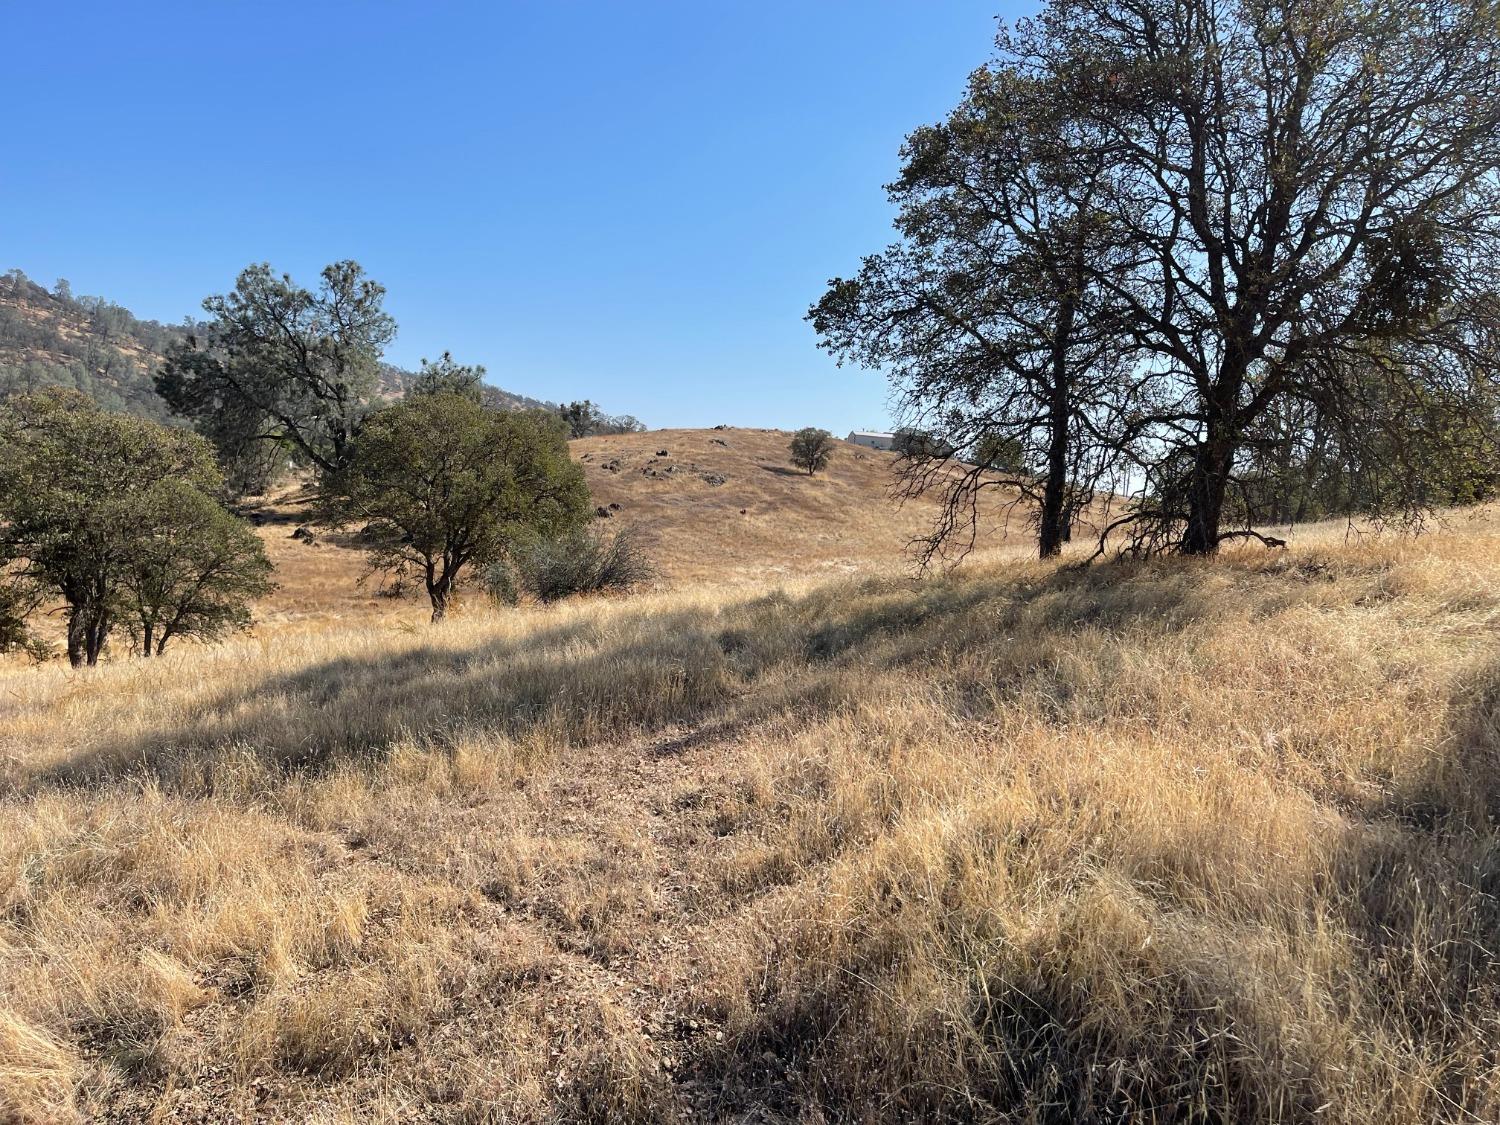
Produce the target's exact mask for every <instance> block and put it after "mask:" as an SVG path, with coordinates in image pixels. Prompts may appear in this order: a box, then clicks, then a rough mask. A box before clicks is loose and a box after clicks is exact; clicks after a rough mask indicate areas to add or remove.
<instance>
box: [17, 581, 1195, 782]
mask: <svg viewBox="0 0 1500 1125" xmlns="http://www.w3.org/2000/svg"><path fill="white" fill-rule="evenodd" d="M1193 587H1194V580H1193V577H1192V575H1191V574H1190V573H1186V572H1181V571H1180V570H1179V569H1178V568H1172V567H1165V568H1141V567H1135V568H1131V567H1122V566H1117V567H1099V568H1094V569H1093V570H1086V571H1077V570H1066V569H1063V570H1047V571H1035V572H1027V573H1026V574H1025V575H1023V576H1020V577H1011V576H1005V575H993V574H990V575H981V576H976V577H963V576H957V577H947V578H940V579H931V580H925V581H916V580H901V579H865V580H853V581H849V582H845V583H836V584H830V585H827V586H823V587H820V588H818V589H816V590H814V591H812V592H810V593H806V594H799V595H795V596H793V595H788V594H785V593H774V594H771V595H766V596H760V597H755V598H749V599H746V600H744V601H742V602H737V603H732V604H730V605H727V606H723V607H719V608H711V607H697V606H693V607H688V608H684V609H677V610H669V611H666V612H661V611H653V610H649V609H645V608H642V609H632V608H627V607H619V608H615V609H612V610H606V611H602V612H601V613H599V614H597V615H593V616H590V617H587V618H581V619H576V620H573V621H569V622H567V623H564V624H558V625H554V626H547V627H543V628H540V629H538V630H536V631H534V632H530V633H527V634H525V635H523V636H520V637H506V638H500V639H493V640H488V641H485V642H483V643H480V644H476V645H472V646H468V647H463V648H449V647H443V646H440V645H436V644H429V645H419V646H417V647H415V648H402V649H399V650H397V651H392V652H389V653H379V654H376V655H373V656H371V655H363V654H361V655H348V656H340V657H337V658H334V659H331V660H327V661H323V662H321V663H318V664H314V665H312V666H310V667H307V668H304V669H300V670H298V671H295V672H292V673H289V674H284V675H278V676H271V677H268V678H266V679H264V680H261V681H259V682H257V683H253V684H248V685H245V686H243V687H235V688H232V689H229V690H227V691H222V692H220V693H219V694H217V695H216V696H214V697H212V698H210V699H208V700H207V701H206V702H205V703H204V704H203V705H202V706H200V707H198V708H197V709H196V710H195V713H194V716H193V718H192V719H190V720H188V721H186V722H183V723H180V724H178V725H176V726H174V727H171V728H167V729H162V730H158V731H154V732H151V733H150V734H148V735H145V736H141V737H132V738H128V739H111V738H109V737H108V735H107V734H106V735H105V736H103V737H101V738H99V739H97V740H96V741H94V742H93V743H91V744H89V745H87V746H85V747H84V748H83V749H81V750H80V751H79V752H77V753H76V754H74V755H73V756H72V757H70V758H68V759H66V760H65V761H63V762H61V763H59V764H56V765H54V766H52V767H50V768H48V769H46V770H43V771H39V772H38V773H36V774H33V775H31V777H29V778H27V779H26V780H25V781H23V782H22V784H21V785H20V788H22V789H36V788H45V787H48V786H53V785H66V786H72V787H102V786H106V785H109V784H112V783H113V782H115V781H117V780H120V779H123V778H133V779H136V780H140V781H151V782H154V783H156V784H159V785H162V786H164V787H166V788H168V789H174V790H184V791H193V792H203V791H204V790H205V788H209V789H211V787H212V784H213V783H212V773H213V766H214V764H215V761H216V760H220V759H229V758H232V759H234V760H235V761H236V762H239V763H241V764H243V763H244V762H245V760H246V758H247V757H248V758H249V759H250V760H251V761H253V762H255V763H258V764H260V765H262V766H265V767H269V768H271V769H272V770H273V771H275V772H279V773H292V772H311V773H316V772H318V771H320V770H323V769H326V768H328V767H330V766H331V765H333V764H335V763H337V762H342V761H363V762H377V761H379V760H380V759H381V758H383V757H384V756H385V755H386V754H387V753H388V752H389V751H390V749H391V748H392V747H393V746H395V745H397V744H399V743H403V742H416V743H418V744H422V745H428V746H437V747H443V746H449V745H453V744H456V743H458V742H459V741H461V740H473V739H475V738H481V739H482V738H505V739H512V740H517V741H522V742H524V741H525V740H527V739H529V738H533V737H538V736H540V737H543V738H545V739H547V740H548V741H549V742H550V743H552V744H560V745H574V746H577V745H587V744H590V743H594V742H599V741H602V740H610V739H615V740H618V739H624V738H637V737H645V738H650V737H652V736H653V735H655V734H658V733H660V732H664V731H678V730H680V728H682V727H684V726H690V725H692V724H696V723H700V722H703V721H704V720H705V719H707V718H710V717H711V718H713V719H714V721H715V723H716V724H717V725H720V726H722V727H723V728H724V729H730V728H735V729H738V728H740V727H743V726H744V725H745V724H746V723H749V722H754V721H756V720H758V719H759V718H761V717H765V716H769V715H773V714H788V713H809V714H811V713H817V712H822V711H825V710H826V709H828V708H830V707H836V706H838V705H839V703H840V702H841V699H842V698H844V696H841V694H840V693H841V692H842V693H845V694H846V695H847V693H849V692H856V691H857V690H858V686H859V683H860V682H861V680H860V677H858V676H855V677H850V676H849V674H848V673H849V671H850V669H851V668H852V669H869V670H870V671H871V672H883V671H889V670H893V669H902V668H906V667H916V666H919V665H921V664H923V663H924V662H929V661H934V660H941V659H943V658H944V657H945V656H947V655H951V654H952V653H954V652H955V651H956V650H957V649H958V648H961V647H962V646H966V645H972V644H978V643H999V644H1004V643H1008V642H1007V639H1006V638H1007V637H1008V635H1009V634H1010V633H1014V632H1015V631H1017V630H1036V629H1054V628H1065V629H1066V628H1072V627H1075V626H1077V625H1078V624H1080V623H1087V624H1088V625H1090V626H1091V627H1093V628H1099V629H1105V630H1118V629H1140V628H1144V629H1147V630H1151V631H1176V630H1179V629H1182V628H1184V627H1186V626H1187V625H1189V624H1190V623H1192V622H1193V621H1196V620H1198V619H1200V618H1201V617H1202V616H1204V615H1206V614H1209V613H1212V612H1214V607H1213V605H1212V604H1211V599H1209V598H1207V597H1206V596H1205V597H1195V596H1194V594H1193ZM997 638H998V640H997Z"/></svg>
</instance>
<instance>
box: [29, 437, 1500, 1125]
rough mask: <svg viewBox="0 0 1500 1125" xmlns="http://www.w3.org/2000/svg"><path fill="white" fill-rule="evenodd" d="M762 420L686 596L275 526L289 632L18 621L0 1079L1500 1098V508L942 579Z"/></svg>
mask: <svg viewBox="0 0 1500 1125" xmlns="http://www.w3.org/2000/svg"><path fill="white" fill-rule="evenodd" d="M747 433H748V432H747V431H730V432H728V433H727V434H702V433H700V434H698V435H697V436H696V437H692V438H691V439H690V438H689V437H688V436H684V437H681V438H679V437H677V436H675V435H674V436H663V435H661V434H652V435H640V436H639V437H630V438H620V439H607V438H606V439H591V442H590V443H587V444H584V445H583V448H582V450H581V454H582V455H585V456H587V455H593V459H592V460H588V461H586V462H585V463H586V464H587V465H588V466H589V473H590V483H591V484H592V485H594V486H595V487H596V493H597V498H598V501H599V502H600V503H606V504H607V503H609V502H610V501H611V499H612V494H611V493H610V492H609V491H608V489H609V488H610V487H612V486H611V485H610V484H609V483H608V481H605V480H604V476H603V475H604V474H608V476H609V478H610V479H611V480H616V481H619V480H622V479H623V477H622V474H623V473H624V472H625V471H627V470H626V469H624V468H623V466H622V468H621V469H619V470H613V471H612V470H606V469H602V468H600V467H598V465H597V464H596V462H597V461H598V460H599V459H600V458H604V459H608V458H610V457H619V458H620V459H621V461H622V462H624V460H625V457H626V456H631V457H637V456H641V455H642V454H641V453H640V450H642V449H643V450H645V453H644V456H646V457H647V458H648V459H649V457H650V456H652V455H654V453H655V450H656V449H659V448H668V449H669V450H670V451H671V452H672V456H673V457H674V458H681V459H683V460H685V461H687V462H689V463H691V462H693V461H694V460H696V461H697V462H698V463H699V464H704V465H706V464H708V463H709V462H708V461H707V458H706V457H700V456H698V453H697V450H696V449H695V448H694V447H693V446H692V445H690V444H688V443H689V440H691V441H703V442H708V441H711V440H712V439H713V438H714V437H720V438H722V439H723V440H725V441H734V440H736V439H737V438H740V435H745V434H747ZM769 440H770V439H766V441H767V442H769ZM642 442H644V444H643V445H642V444H641V443H642ZM630 443H635V444H634V445H631V444H630ZM745 444H746V446H747V448H746V449H745V451H744V467H743V469H742V471H743V473H744V476H745V480H744V481H743V482H741V481H739V479H738V477H737V476H736V475H735V474H734V473H727V472H726V475H728V476H729V477H730V479H729V481H727V482H726V483H725V484H723V485H711V484H708V483H707V482H706V481H700V482H699V483H701V484H702V486H703V490H704V491H703V495H704V496H712V497H714V499H713V500H712V501H703V502H702V503H701V504H700V503H698V502H695V501H689V500H686V499H685V497H686V496H688V495H689V494H690V493H691V494H692V495H695V496H696V495H697V493H698V491H699V489H698V484H692V483H689V484H681V483H679V481H677V480H672V479H669V480H665V481H663V480H661V479H659V478H653V477H648V476H646V474H644V473H641V470H640V466H639V465H636V466H635V467H634V468H633V469H632V470H630V471H633V472H635V473H636V474H637V475H639V476H641V477H643V478H644V479H645V480H646V481H647V482H649V483H648V484H647V485H646V486H645V487H633V488H631V489H630V490H629V491H623V489H624V485H623V484H621V485H619V487H620V488H621V489H622V491H621V492H620V493H618V494H616V495H614V496H613V499H614V500H615V502H619V503H621V504H622V508H621V512H620V514H619V515H618V516H617V517H615V518H617V519H620V520H626V519H639V520H640V521H641V522H642V523H644V524H649V525H650V526H652V527H653V529H654V534H655V536H656V542H657V544H658V549H659V550H660V552H661V555H659V557H662V559H663V566H664V569H665V570H666V571H667V573H668V579H669V580H667V581H664V582H663V583H662V585H661V588H660V589H657V590H655V591H652V592H648V593H645V594H641V595H638V596H634V597H628V598H620V599H612V600H604V601H584V602H578V603H572V604H562V605H557V606H552V607H531V608H523V609H520V610H513V611H493V610H490V609H488V608H486V607H484V606H482V605H480V604H478V602H477V601H471V603H470V604H469V606H468V608H467V611H466V612H465V613H463V614H462V615H460V616H458V617H456V618H455V619H453V620H450V621H448V622H446V623H444V624H443V625H442V626H440V627H436V628H433V627H427V626H425V625H420V624H419V622H420V620H421V617H422V613H421V610H420V607H417V606H414V605H413V604H412V603H394V602H390V601H388V600H387V599H379V598H377V597H376V596H375V595H374V594H373V593H371V592H370V591H364V592H358V593H350V592H349V589H348V587H347V582H346V580H347V579H348V578H349V577H350V576H351V575H352V574H353V573H354V572H355V571H356V570H357V566H356V564H355V563H354V561H353V560H352V558H351V557H349V556H348V554H347V552H344V551H343V550H342V549H341V548H340V547H338V545H337V544H336V543H334V542H325V543H324V544H322V545H320V546H319V547H314V548H305V547H304V546H303V545H302V544H300V543H292V542H291V541H289V540H287V538H286V535H287V532H288V531H289V530H290V528H289V527H288V526H286V525H268V527H267V529H266V531H267V535H268V537H271V538H273V539H274V541H275V543H276V544H277V546H276V550H277V553H278V561H280V562H281V563H282V581H283V584H284V587H283V590H282V591H281V592H280V593H279V594H278V595H277V597H278V598H279V599H281V601H280V603H279V608H278V605H277V604H272V605H270V606H268V607H265V609H266V613H265V614H263V616H265V617H266V618H267V621H266V622H265V624H263V625H262V626H261V627H260V628H259V629H258V630H257V632H256V633H255V634H254V635H252V636H250V637H248V638H244V639H240V640H236V641H232V642H229V643H226V644H222V645H219V646H215V647H211V648H193V647H188V646H184V647H182V648H180V649H179V650H178V651H176V652H175V653H169V654H168V655H167V657H165V658H164V659H161V660H152V661H128V660H118V661H113V662H107V663H106V664H104V665H103V666H101V667H100V668H98V669H96V670H94V671H93V672H90V673H74V672H70V671H69V670H68V669H66V668H65V667H62V666H58V665H56V664H53V665H47V666H43V667H41V668H29V667H22V666H19V665H16V666H6V667H4V668H3V669H0V800H3V802H4V807H3V810H0V816H3V824H4V826H5V827H4V831H3V832H0V1120H6V1121H18V1122H73V1121H174V1122H191V1121H205V1122H206V1121H215V1122H217V1121H239V1122H252V1121H277V1122H330V1123H331V1122H391V1123H396V1122H412V1121H434V1122H475V1123H478V1122H497V1123H498V1122H512V1121H515V1122H546V1121H641V1122H655V1121H673V1120H682V1121H701V1120H724V1121H742V1122H780V1121H786V1122H792V1121H808V1122H814V1121H834V1120H853V1121H869V1122H887V1121H889V1122H896V1121H911V1120H935V1121H942V1120H951V1121H995V1122H1002V1121H1003V1122H1067V1121H1121V1122H1124V1121H1132V1122H1134V1121H1159V1122H1168V1121H1205V1122H1207V1121H1226V1122H1227V1121H1289V1122H1290V1121H1296V1122H1348V1123H1355V1122H1402V1123H1411V1125H1416V1123H1425V1122H1432V1121H1452V1122H1469V1121H1477V1122H1492V1121H1495V1120H1500V1059H1497V1053H1500V1026H1497V1023H1496V1012H1497V1010H1500V1007H1497V1006H1500V967H1497V964H1496V956H1497V955H1500V948H1497V942H1500V904H1497V900H1496V898H1495V894H1496V892H1497V890H1500V829H1497V826H1496V822H1495V816H1496V813H1497V811H1500V772H1497V764H1500V763H1497V754H1500V641H1497V638H1500V632H1497V630H1500V584H1497V579H1500V521H1497V520H1496V519H1495V518H1494V517H1493V516H1485V517H1483V518H1468V517H1464V518H1455V520H1454V521H1453V522H1452V524H1451V525H1450V526H1449V527H1447V528H1444V529H1441V530H1437V531H1435V532H1433V533H1431V534H1428V535H1425V536H1423V537H1421V538H1418V539H1415V540H1400V539H1394V538H1377V537H1367V538H1365V539H1363V540H1359V541H1354V542H1349V541H1346V539H1345V537H1344V535H1343V533H1342V529H1334V528H1326V529H1313V530H1311V531H1309V532H1305V533H1303V534H1301V535H1299V536H1298V537H1297V538H1296V540H1295V541H1294V543H1293V545H1292V547H1291V549H1290V550H1289V551H1286V552H1266V551H1262V550H1259V549H1257V550H1249V549H1242V550H1234V551H1231V552H1229V553H1228V554H1227V555H1226V556H1225V557H1223V558H1221V559H1219V560H1216V561H1213V562H1202V561H1186V560H1175V561H1165V562H1160V563H1152V564H1133V565H1096V566H1094V567H1092V568H1090V569H1087V570H1083V571H1079V570H1076V569H1069V568H1067V567H1060V566H1058V565H1055V564H1039V563H1035V562H1030V561H1026V560H1024V559H1021V558H1019V557H1015V558H1006V557H995V556H996V555H998V556H1003V555H1005V554H1006V553H1007V552H1008V551H1010V550H1011V548H1004V547H1002V548H1001V549H1000V550H999V551H997V552H996V553H995V555H992V556H991V557H989V558H986V559H978V560H975V561H974V562H973V563H972V564H971V565H968V566H966V567H964V568H962V569H961V570H960V571H959V572H957V573H954V574H951V575H948V576H935V577H931V578H928V579H924V580H921V581H917V580H913V579H911V578H910V577H907V576H904V575H902V574H901V573H900V572H899V568H897V567H895V566H894V565H893V564H894V562H895V560H896V557H897V556H896V553H895V552H894V551H891V552H889V553H887V546H888V545H889V542H890V540H891V539H892V537H895V538H896V539H897V540H899V538H900V528H901V523H900V521H901V520H905V519H917V516H916V514H914V513H913V512H911V510H908V512H907V513H906V514H904V515H897V516H895V517H892V516H890V515H889V514H887V516H886V517H885V520H884V522H883V524H882V525H878V526H863V523H862V521H863V520H864V519H866V518H869V517H868V513H871V512H873V511H874V510H875V509H874V506H873V501H870V500H868V499H866V500H865V501H862V502H861V505H862V506H861V507H859V509H858V511H857V512H852V513H851V515H850V516H849V518H848V519H841V518H840V517H839V513H840V512H841V511H851V509H852V507H853V505H852V502H851V501H850V500H849V494H845V493H843V492H841V490H842V489H844V487H845V484H846V483H847V480H848V478H847V477H840V476H839V471H838V470H839V465H840V462H839V461H838V460H836V461H835V466H834V469H833V470H831V472H830V475H829V478H828V479H827V480H826V481H824V480H818V481H813V482H794V481H793V480H792V479H790V478H788V479H785V480H783V479H782V478H780V477H778V476H777V475H776V474H774V473H772V472H771V471H770V470H769V469H767V470H766V471H765V478H766V479H765V480H762V479H761V478H760V477H754V476H752V475H751V473H752V471H753V469H754V468H755V466H756V465H757V464H759V463H760V461H761V460H763V459H767V458H768V455H764V456H763V455H761V454H759V453H757V452H756V451H755V450H754V449H753V448H749V446H750V445H751V442H750V440H748V439H745ZM637 446H639V447H640V448H639V449H637V448H636V447H637ZM647 447H651V448H647ZM679 447H680V452H679ZM715 448H720V447H715ZM840 457H841V458H844V457H847V458H848V461H847V462H846V463H845V464H844V468H845V470H846V471H852V470H851V467H852V466H854V467H858V470H859V471H861V472H862V471H863V468H864V464H863V462H858V461H853V458H852V454H851V453H850V451H849V450H848V449H847V448H845V449H841V451H840ZM768 463H769V462H768ZM692 471H696V470H691V469H689V470H679V472H692ZM705 471H717V472H725V470H723V469H721V468H717V467H716V468H713V469H708V470H705ZM872 471H873V470H872ZM674 476H675V474H674ZM773 478H775V479H773ZM792 483H797V484H807V485H809V486H810V489H809V491H808V492H805V493H803V494H802V498H801V500H799V502H798V506H797V507H796V509H795V511H793V509H792V501H791V500H790V499H782V498H781V497H784V496H786V495H788V494H787V493H784V492H781V491H776V490H780V489H782V488H789V487H790V486H791V484H792ZM732 486H733V487H740V486H742V487H743V488H744V490H745V491H743V492H738V493H736V492H731V491H730V489H731V487H732ZM812 488H815V489H817V492H816V493H813V492H811V489H812ZM756 494H759V495H761V496H762V498H763V502H767V503H768V504H769V503H770V501H765V500H764V498H765V497H770V496H773V495H774V496H776V497H778V499H777V500H776V501H775V503H777V504H779V505H781V507H780V508H779V509H777V510H779V511H780V512H781V513H782V517H783V519H785V520H791V519H793V518H795V519H796V520H797V521H800V522H799V523H798V524H796V526H798V527H799V528H802V529H812V528H819V529H820V530H819V534H820V535H822V534H824V533H825V532H826V535H827V537H826V538H818V539H816V540H812V541H809V540H807V539H805V537H799V536H800V535H801V533H800V532H799V534H797V535H793V534H787V535H785V536H782V537H780V538H778V537H777V526H778V524H777V523H776V521H775V520H774V519H772V517H771V516H769V515H766V514H763V513H761V512H758V511H757V510H756V509H755V507H754V506H753V503H754V501H753V497H754V496H755V495H756ZM708 503H712V504H713V505H714V509H713V510H712V511H711V512H708V513H705V511H704V510H703V507H704V505H706V504H708ZM819 505H822V506H821V507H820V506H819ZM741 507H743V508H746V509H747V511H746V515H745V517H743V520H744V522H743V523H739V522H736V521H738V520H740V519H741V517H740V516H739V509H740V508H741ZM674 511H679V512H684V513H686V512H689V511H690V512H692V513H693V514H692V515H687V514H684V515H682V516H680V517H674V516H673V512H674ZM860 513H864V515H861V514H860ZM690 519H696V520H698V521H699V523H700V526H699V528H698V529H697V530H694V531H691V532H685V531H682V530H681V529H680V525H681V523H683V522H686V521H688V520H690ZM762 520H763V521H764V522H763V523H762V522H760V521H762ZM781 526H792V525H791V524H782V525H781ZM710 533H713V534H710ZM715 536H717V537H715ZM840 536H842V537H843V538H840ZM872 544H873V545H874V546H875V547H876V548H878V549H872V548H871V545H872ZM695 546H696V547H697V549H698V553H696V554H695V553H693V552H694V549H695ZM895 546H896V547H898V548H899V542H897V543H896V544H895ZM773 548H775V549H773ZM804 551H805V552H806V556H805V558H804V559H803V562H804V564H805V570H804V572H803V573H801V574H793V573H790V572H788V573H783V572H782V571H780V570H779V569H777V568H778V567H780V566H781V565H783V564H782V563H781V562H779V561H777V560H778V559H783V558H788V557H789V558H790V560H791V564H793V565H795V564H796V563H797V560H798V559H799V558H803V552H804ZM295 552H301V554H297V553H295ZM726 566H727V567H728V568H729V569H730V572H729V574H728V580H727V581H724V582H717V583H715V582H707V581H703V580H702V579H703V578H704V577H705V576H707V575H713V574H717V573H718V572H719V570H720V568H724V567H726ZM846 566H855V567H863V569H861V570H860V571H859V572H858V573H853V574H848V575H845V576H840V571H841V570H842V569H843V568H845V567H846ZM277 615H280V616H277Z"/></svg>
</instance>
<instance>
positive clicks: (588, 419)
mask: <svg viewBox="0 0 1500 1125" xmlns="http://www.w3.org/2000/svg"><path fill="white" fill-rule="evenodd" d="M558 413H559V414H561V415H562V419H563V421H564V422H566V423H567V426H568V436H569V437H570V438H581V437H593V436H595V435H598V434H634V433H639V432H640V431H642V430H644V429H645V428H646V427H645V426H644V425H643V424H642V423H641V422H640V421H639V420H638V419H636V418H634V417H632V416H631V415H629V414H606V413H604V411H603V410H601V409H600V408H599V407H598V406H597V405H595V404H594V403H593V402H591V401H589V400H588V399H584V400H583V401H581V402H570V403H568V404H566V405H565V406H560V407H558Z"/></svg>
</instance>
